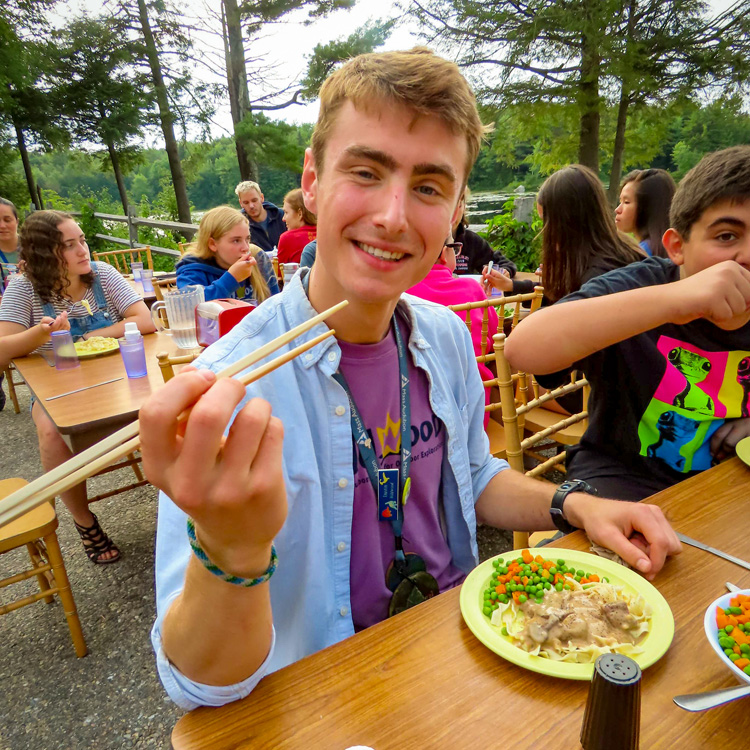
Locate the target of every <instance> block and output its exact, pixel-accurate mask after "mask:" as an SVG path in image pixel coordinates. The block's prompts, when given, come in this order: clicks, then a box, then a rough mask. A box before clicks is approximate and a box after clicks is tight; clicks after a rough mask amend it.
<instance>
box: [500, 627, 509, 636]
mask: <svg viewBox="0 0 750 750" xmlns="http://www.w3.org/2000/svg"><path fill="white" fill-rule="evenodd" d="M500 632H501V633H502V634H503V635H508V628H506V627H505V625H503V627H502V629H501V630H500Z"/></svg>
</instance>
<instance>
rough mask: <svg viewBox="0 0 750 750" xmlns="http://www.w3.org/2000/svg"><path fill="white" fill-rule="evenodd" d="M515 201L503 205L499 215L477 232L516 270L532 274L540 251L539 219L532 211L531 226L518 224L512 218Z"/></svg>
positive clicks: (540, 228) (540, 227)
mask: <svg viewBox="0 0 750 750" xmlns="http://www.w3.org/2000/svg"><path fill="white" fill-rule="evenodd" d="M515 202H516V201H515V198H509V199H508V200H507V201H505V203H503V210H502V213H499V214H496V215H495V216H493V217H492V218H491V219H490V220H489V221H487V222H485V224H486V225H487V228H486V229H485V230H484V231H483V232H480V234H481V236H482V237H484V238H485V239H486V240H487V242H489V243H490V245H492V247H493V248H494V249H495V250H499V251H500V252H501V253H502V254H503V255H504V256H505V257H506V258H508V259H510V260H512V261H513V262H514V263H515V264H516V266H517V267H518V270H519V271H529V272H534V271H536V269H537V267H538V266H539V252H540V249H541V231H542V220H541V219H540V218H539V215H538V214H537V212H536V207H535V208H534V212H533V217H532V220H531V224H526V223H525V222H523V221H518V220H517V219H516V218H514V216H513V208H514V206H515Z"/></svg>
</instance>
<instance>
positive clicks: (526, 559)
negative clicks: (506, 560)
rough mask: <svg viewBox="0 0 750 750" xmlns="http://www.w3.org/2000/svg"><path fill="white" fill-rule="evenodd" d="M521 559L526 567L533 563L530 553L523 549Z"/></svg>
mask: <svg viewBox="0 0 750 750" xmlns="http://www.w3.org/2000/svg"><path fill="white" fill-rule="evenodd" d="M521 558H522V559H523V561H524V562H525V563H526V564H527V565H528V564H529V563H530V562H532V561H533V559H534V556H533V555H532V554H531V552H529V551H528V550H527V549H525V550H524V551H523V552H521Z"/></svg>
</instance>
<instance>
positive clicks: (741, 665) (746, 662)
mask: <svg viewBox="0 0 750 750" xmlns="http://www.w3.org/2000/svg"><path fill="white" fill-rule="evenodd" d="M749 664H750V659H737V661H736V662H735V663H734V666H735V667H737V668H738V669H744V668H745V667H746V666H748V665H749Z"/></svg>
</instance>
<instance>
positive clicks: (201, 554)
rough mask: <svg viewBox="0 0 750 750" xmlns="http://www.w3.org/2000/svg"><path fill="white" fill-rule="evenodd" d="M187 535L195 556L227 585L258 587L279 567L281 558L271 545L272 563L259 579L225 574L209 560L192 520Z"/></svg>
mask: <svg viewBox="0 0 750 750" xmlns="http://www.w3.org/2000/svg"><path fill="white" fill-rule="evenodd" d="M187 533H188V539H189V540H190V547H191V548H192V550H193V552H194V553H195V556H196V557H197V558H198V559H199V560H200V561H201V562H202V563H203V566H204V567H205V568H206V570H208V571H209V572H210V573H213V574H214V575H215V576H216V577H217V578H221V580H222V581H226V582H227V583H233V584H234V585H235V586H244V587H245V588H250V587H251V586H257V585H258V584H260V583H265V582H266V581H267V580H268V579H269V578H270V577H271V576H272V575H273V574H274V573H275V572H276V566H277V565H278V562H279V558H278V555H277V554H276V547H274V546H273V544H272V545H271V563H270V564H269V566H268V569H267V570H266V572H265V573H264V574H263V575H262V576H259V577H258V578H240V577H239V576H233V575H231V573H225V572H224V571H223V570H222V569H221V568H220V567H219V566H218V565H215V564H214V563H212V562H211V560H209V559H208V555H207V554H206V552H205V550H204V549H203V547H201V545H200V542H199V541H198V537H197V536H196V534H195V523H194V522H193V519H192V518H188V520H187Z"/></svg>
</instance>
